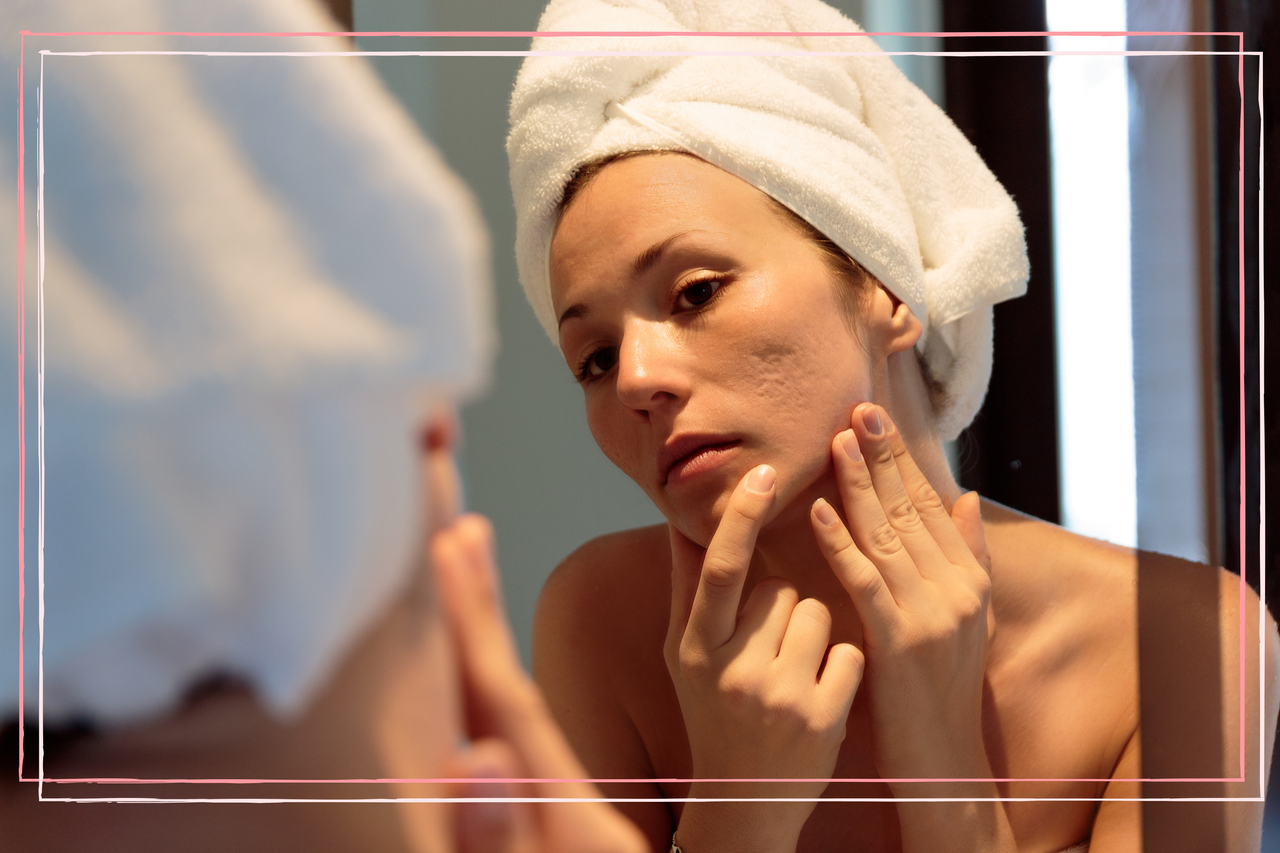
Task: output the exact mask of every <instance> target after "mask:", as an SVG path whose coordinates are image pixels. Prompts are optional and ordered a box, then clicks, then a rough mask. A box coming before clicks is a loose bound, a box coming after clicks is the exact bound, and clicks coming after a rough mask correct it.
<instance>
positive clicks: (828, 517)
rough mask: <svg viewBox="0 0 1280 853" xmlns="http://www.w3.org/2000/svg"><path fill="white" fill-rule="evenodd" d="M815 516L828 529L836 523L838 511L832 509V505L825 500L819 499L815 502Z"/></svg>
mask: <svg viewBox="0 0 1280 853" xmlns="http://www.w3.org/2000/svg"><path fill="white" fill-rule="evenodd" d="M813 514H814V515H815V516H817V517H818V521H819V522H821V523H822V524H823V525H824V526H826V527H830V526H831V525H833V524H835V523H836V511H835V510H834V509H832V508H831V504H829V503H827V502H826V500H825V499H824V498H818V499H817V500H816V501H814V502H813Z"/></svg>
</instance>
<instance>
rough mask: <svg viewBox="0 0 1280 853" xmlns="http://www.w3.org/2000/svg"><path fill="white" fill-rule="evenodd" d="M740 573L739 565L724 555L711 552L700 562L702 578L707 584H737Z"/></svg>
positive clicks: (724, 585) (716, 585) (728, 585)
mask: <svg viewBox="0 0 1280 853" xmlns="http://www.w3.org/2000/svg"><path fill="white" fill-rule="evenodd" d="M741 574H742V572H741V570H740V569H739V567H738V566H737V565H736V564H734V563H733V562H732V561H730V560H728V559H726V558H725V557H723V556H721V555H718V554H712V555H709V556H708V557H707V559H706V561H705V562H704V563H703V564H702V579H703V580H704V581H705V582H706V583H707V585H709V586H713V587H731V586H734V585H735V584H737V582H738V579H739V576H740V575H741Z"/></svg>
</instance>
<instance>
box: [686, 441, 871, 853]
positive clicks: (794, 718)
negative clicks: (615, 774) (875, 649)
mask: <svg viewBox="0 0 1280 853" xmlns="http://www.w3.org/2000/svg"><path fill="white" fill-rule="evenodd" d="M774 481H775V474H774V471H773V469H772V468H770V467H769V466H767V465H762V466H760V467H758V468H756V469H754V470H753V471H751V472H749V473H748V474H747V475H746V477H744V478H743V480H742V482H740V483H739V484H738V487H737V488H736V489H735V490H734V492H733V495H732V496H731V497H730V499H729V505H728V507H727V508H726V509H725V513H724V516H723V518H721V520H720V525H719V527H718V528H717V529H716V532H715V535H714V536H713V537H712V540H711V543H710V545H709V546H708V547H707V549H706V550H705V551H703V549H702V548H700V547H698V546H697V545H696V544H695V543H693V542H692V541H690V540H689V539H688V538H687V537H685V536H684V535H683V534H682V533H680V532H679V531H678V530H676V529H675V528H674V527H672V528H671V558H672V595H671V621H670V623H669V626H668V629H667V639H666V643H665V646H664V650H663V651H664V655H665V657H666V662H667V669H668V671H669V672H670V673H671V678H672V681H673V682H674V684H675V689H676V694H677V696H678V697H679V700H680V710H681V712H682V714H683V716H684V722H685V729H686V731H687V733H688V737H689V746H690V750H691V753H692V759H693V777H694V778H695V779H744V780H745V779H765V780H769V779H783V778H788V779H789V778H796V779H808V780H817V781H808V782H797V783H786V784H785V786H780V785H778V784H776V783H773V784H770V783H768V782H765V783H758V782H757V783H747V782H733V783H706V782H695V783H694V784H693V787H692V788H691V790H690V796H695V797H717V796H720V797H769V796H774V797H815V798H816V797H817V796H819V795H820V794H821V793H822V791H823V790H824V789H825V788H826V786H827V782H828V780H829V778H830V776H831V773H832V771H833V770H834V769H835V763H836V756H837V753H838V752H839V749H840V744H841V742H842V741H843V740H844V736H845V721H846V719H847V718H848V715H849V708H850V706H851V705H852V703H853V696H854V692H855V691H856V690H857V687H858V682H859V680H860V679H861V675H862V655H861V654H860V653H859V652H858V650H857V649H856V648H854V647H853V646H852V645H849V644H847V643H843V644H839V645H836V646H832V647H831V648H830V650H828V647H827V643H828V641H829V639H830V634H831V615H830V613H829V612H828V611H827V608H826V607H825V606H824V605H823V604H822V603H821V602H819V601H816V600H814V599H806V600H804V601H799V600H798V597H797V594H796V590H795V587H794V586H792V585H791V584H789V583H787V582H785V581H782V580H780V579H777V578H766V579H764V580H762V581H761V582H760V583H759V584H757V585H756V587H755V589H754V590H753V591H752V593H751V596H750V598H749V599H748V600H747V603H746V606H745V607H744V608H743V610H742V613H741V615H739V613H738V604H739V601H740V599H741V596H742V589H743V584H744V582H745V580H746V577H747V570H748V568H749V567H750V565H751V556H752V553H753V552H754V550H755V542H756V536H757V534H758V533H759V531H760V527H761V525H762V524H763V521H764V517H765V515H766V514H767V513H768V511H769V509H770V507H771V506H772V505H773V500H774V485H775V482H774ZM824 658H825V661H826V662H825V665H824ZM744 805H745V806H746V808H742V806H744ZM813 806H814V804H813V803H812V802H808V803H804V802H802V803H751V804H732V803H718V804H700V803H690V804H689V805H687V806H686V807H685V810H684V814H683V815H682V816H681V821H680V826H679V829H678V832H677V836H678V839H679V841H680V844H681V846H682V847H687V848H688V849H689V850H690V851H696V853H709V851H713V850H735V851H749V850H757V849H759V850H767V849H784V850H791V849H794V846H795V842H796V839H797V838H798V837H799V833H800V829H801V827H802V826H803V825H804V822H805V820H806V819H807V818H808V816H809V814H810V813H811V812H812V811H813Z"/></svg>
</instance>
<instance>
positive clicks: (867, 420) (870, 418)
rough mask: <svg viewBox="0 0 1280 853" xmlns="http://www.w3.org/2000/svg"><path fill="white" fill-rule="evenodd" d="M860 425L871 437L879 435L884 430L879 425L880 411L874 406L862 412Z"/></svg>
mask: <svg viewBox="0 0 1280 853" xmlns="http://www.w3.org/2000/svg"><path fill="white" fill-rule="evenodd" d="M862 423H863V425H864V426H866V428H867V432H869V433H871V434H872V435H879V434H880V433H881V432H882V431H883V430H884V427H883V426H882V425H881V424H880V410H879V409H877V408H876V407H875V406H872V407H871V408H869V409H863V410H862Z"/></svg>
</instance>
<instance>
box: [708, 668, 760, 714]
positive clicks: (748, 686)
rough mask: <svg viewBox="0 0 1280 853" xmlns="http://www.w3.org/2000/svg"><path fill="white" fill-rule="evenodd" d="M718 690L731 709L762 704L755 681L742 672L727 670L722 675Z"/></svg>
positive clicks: (717, 685)
mask: <svg viewBox="0 0 1280 853" xmlns="http://www.w3.org/2000/svg"><path fill="white" fill-rule="evenodd" d="M716 690H717V691H718V692H719V694H720V696H721V697H722V698H723V699H724V701H725V703H726V704H727V705H728V706H729V707H731V708H739V709H740V708H743V707H744V706H755V705H759V704H761V702H760V696H759V691H758V689H757V686H756V681H755V679H754V678H752V677H751V676H750V675H749V674H747V673H745V672H742V671H740V670H735V669H727V670H725V671H724V672H723V673H721V675H720V679H719V681H718V682H717V684H716Z"/></svg>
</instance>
